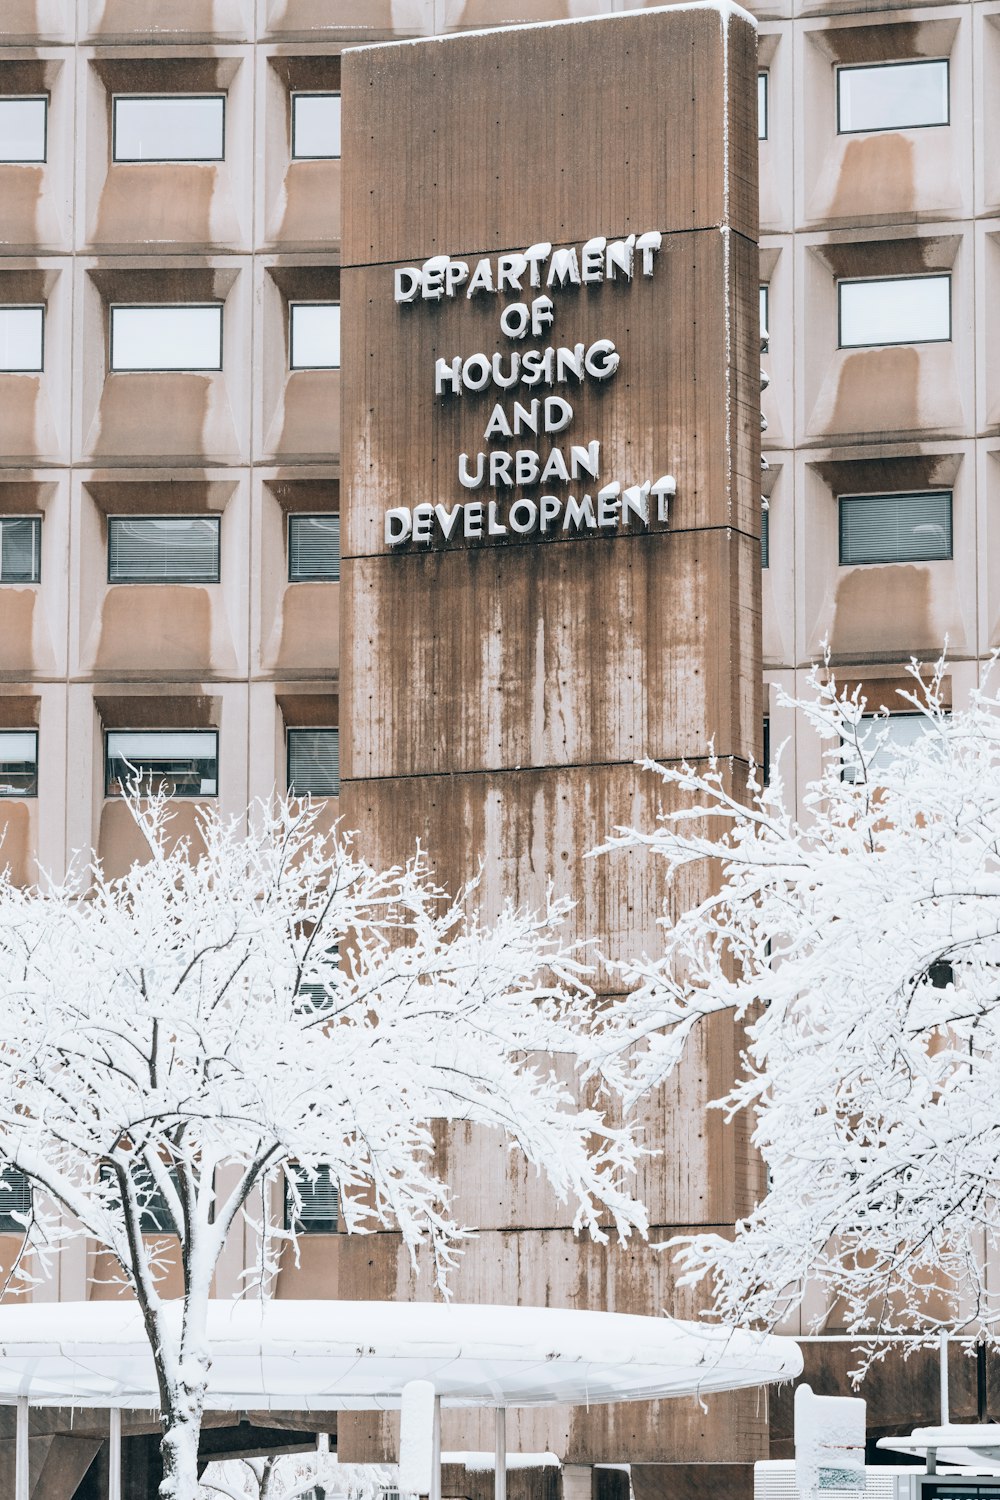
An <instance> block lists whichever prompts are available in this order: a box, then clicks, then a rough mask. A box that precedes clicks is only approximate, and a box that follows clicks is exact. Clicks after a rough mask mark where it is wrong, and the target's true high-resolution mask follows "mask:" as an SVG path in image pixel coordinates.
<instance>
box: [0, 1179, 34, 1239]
mask: <svg viewBox="0 0 1000 1500" xmlns="http://www.w3.org/2000/svg"><path fill="white" fill-rule="evenodd" d="M30 1213H31V1184H30V1183H29V1181H28V1179H27V1177H25V1175H24V1173H23V1172H21V1171H19V1170H18V1168H17V1167H12V1166H10V1165H6V1166H4V1167H3V1169H2V1170H0V1234H23V1233H24V1225H23V1223H21V1222H20V1221H19V1220H18V1219H17V1218H15V1215H16V1214H24V1215H25V1217H27V1216H28V1215H29V1214H30Z"/></svg>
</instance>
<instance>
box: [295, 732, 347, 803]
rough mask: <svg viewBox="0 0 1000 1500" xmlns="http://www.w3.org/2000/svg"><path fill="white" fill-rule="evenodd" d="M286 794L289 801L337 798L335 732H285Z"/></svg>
mask: <svg viewBox="0 0 1000 1500" xmlns="http://www.w3.org/2000/svg"><path fill="white" fill-rule="evenodd" d="M288 790H289V792H290V794H291V795H292V796H293V797H305V796H307V795H311V796H313V797H338V796H339V795H340V731H339V729H290V730H289V731H288Z"/></svg>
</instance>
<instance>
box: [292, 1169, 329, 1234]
mask: <svg viewBox="0 0 1000 1500" xmlns="http://www.w3.org/2000/svg"><path fill="white" fill-rule="evenodd" d="M288 1171H289V1174H290V1175H291V1177H292V1178H293V1179H294V1182H295V1187H296V1189H297V1190H298V1195H299V1208H298V1212H296V1209H295V1205H294V1200H293V1196H292V1189H291V1185H290V1183H289V1182H288V1179H287V1178H286V1179H285V1223H286V1225H287V1226H288V1228H289V1229H291V1228H292V1227H293V1226H294V1228H295V1229H297V1230H298V1232H299V1234H336V1232H337V1213H338V1210H339V1208H340V1191H339V1187H338V1184H337V1183H336V1182H335V1181H334V1180H333V1179H332V1178H331V1176H330V1168H329V1167H324V1166H319V1167H317V1168H316V1170H315V1173H307V1172H306V1171H305V1169H304V1168H303V1167H298V1166H296V1165H295V1164H294V1163H293V1164H291V1165H290V1166H289V1168H288Z"/></svg>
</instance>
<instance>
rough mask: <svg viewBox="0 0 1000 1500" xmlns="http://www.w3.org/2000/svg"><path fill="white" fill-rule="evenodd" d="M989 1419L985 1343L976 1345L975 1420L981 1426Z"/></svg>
mask: <svg viewBox="0 0 1000 1500" xmlns="http://www.w3.org/2000/svg"><path fill="white" fill-rule="evenodd" d="M989 1420H990V1412H989V1399H988V1394H987V1385H986V1345H985V1344H982V1343H980V1344H977V1345H976V1421H977V1422H979V1424H980V1425H981V1426H982V1425H984V1424H985V1423H987V1422H988V1421H989Z"/></svg>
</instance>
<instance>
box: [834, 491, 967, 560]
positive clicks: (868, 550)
mask: <svg viewBox="0 0 1000 1500" xmlns="http://www.w3.org/2000/svg"><path fill="white" fill-rule="evenodd" d="M951 555H952V549H951V491H950V490H940V491H936V492H933V493H927V494H908V495H842V496H841V499H840V563H841V566H842V567H847V566H850V565H851V564H854V563H891V562H926V561H933V560H934V559H940V558H949V557H951Z"/></svg>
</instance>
